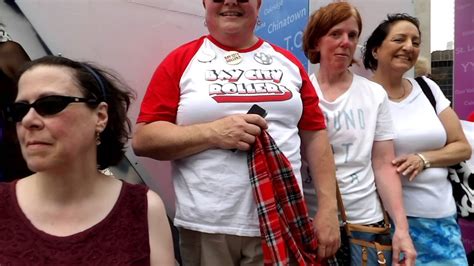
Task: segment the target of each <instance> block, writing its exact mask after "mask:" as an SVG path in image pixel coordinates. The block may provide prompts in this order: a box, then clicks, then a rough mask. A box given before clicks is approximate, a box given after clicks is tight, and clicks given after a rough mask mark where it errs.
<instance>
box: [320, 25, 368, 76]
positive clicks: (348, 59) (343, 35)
mask: <svg viewBox="0 0 474 266" xmlns="http://www.w3.org/2000/svg"><path fill="white" fill-rule="evenodd" d="M359 35H360V32H359V26H358V24H357V20H356V18H355V17H350V18H348V19H346V20H345V21H343V22H341V23H339V24H337V25H335V26H334V27H332V28H331V29H330V30H329V31H328V33H326V35H324V36H323V37H322V38H321V39H319V42H318V44H317V46H316V49H317V50H318V51H319V52H320V55H321V60H320V62H321V67H328V68H329V69H331V70H346V69H347V68H348V67H349V65H350V64H351V63H352V59H353V57H354V53H355V49H356V48H357V43H358V42H359Z"/></svg>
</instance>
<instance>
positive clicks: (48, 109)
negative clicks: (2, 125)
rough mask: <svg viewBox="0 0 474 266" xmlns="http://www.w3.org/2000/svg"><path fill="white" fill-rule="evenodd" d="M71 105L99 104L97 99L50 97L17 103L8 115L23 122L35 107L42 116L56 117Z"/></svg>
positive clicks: (10, 108)
mask: <svg viewBox="0 0 474 266" xmlns="http://www.w3.org/2000/svg"><path fill="white" fill-rule="evenodd" d="M70 103H88V104H91V105H96V104H98V103H99V101H98V100H97V99H86V98H79V97H72V96H61V95H50V96H45V97H41V98H39V99H37V100H36V101H34V102H33V103H31V104H30V103H27V102H16V103H13V104H12V105H10V106H9V107H8V108H7V114H8V115H9V117H11V119H12V120H13V121H14V122H21V120H23V117H25V115H26V114H27V113H28V112H29V111H30V108H31V107H33V109H35V111H36V112H37V113H38V114H39V115H41V116H48V115H54V114H57V113H59V112H61V111H62V110H64V108H66V106H68V105H69V104H70Z"/></svg>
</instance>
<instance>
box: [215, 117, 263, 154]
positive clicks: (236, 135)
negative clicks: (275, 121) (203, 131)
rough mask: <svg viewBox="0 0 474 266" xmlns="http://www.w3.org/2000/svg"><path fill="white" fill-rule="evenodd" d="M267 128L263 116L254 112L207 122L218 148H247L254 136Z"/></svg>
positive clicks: (253, 140)
mask: <svg viewBox="0 0 474 266" xmlns="http://www.w3.org/2000/svg"><path fill="white" fill-rule="evenodd" d="M266 128H267V122H266V121H265V119H264V118H262V117H261V116H259V115H256V114H241V115H231V116H227V117H224V118H222V119H218V120H216V121H214V122H211V123H210V124H209V129H210V130H211V131H212V135H211V136H212V140H211V141H212V142H213V143H214V145H215V146H216V147H218V148H220V149H238V150H242V151H246V150H249V149H250V147H251V146H252V144H253V143H254V142H255V138H256V136H258V135H259V134H260V132H261V131H262V129H266Z"/></svg>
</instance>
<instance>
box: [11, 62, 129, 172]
mask: <svg viewBox="0 0 474 266" xmlns="http://www.w3.org/2000/svg"><path fill="white" fill-rule="evenodd" d="M37 66H57V67H65V68H69V69H72V73H73V80H74V81H75V82H76V85H78V87H79V88H80V89H81V92H82V93H83V94H84V97H85V98H92V99H97V100H99V101H100V102H106V103H107V105H108V111H107V113H108V117H109V118H108V122H107V126H106V127H105V129H104V131H102V133H101V134H100V139H101V144H100V145H98V146H97V164H98V165H99V169H105V168H107V167H109V166H112V165H116V164H118V163H119V162H120V160H122V158H123V157H124V154H125V150H124V148H125V144H126V143H127V142H128V139H129V138H130V131H131V122H130V119H129V118H128V117H127V111H128V108H129V107H130V102H131V100H132V99H134V98H135V97H134V93H133V91H132V90H131V89H130V87H128V85H126V84H125V83H124V82H122V81H121V80H120V79H119V78H118V75H116V74H112V73H111V71H106V70H104V69H103V68H99V67H97V66H94V65H93V64H91V63H86V62H78V61H74V60H71V59H68V58H65V57H60V56H45V57H42V58H39V59H36V60H34V61H31V62H29V63H27V64H25V65H24V66H23V68H22V70H21V71H20V72H19V73H18V79H17V80H19V78H20V77H21V75H23V73H25V72H26V71H28V70H30V69H33V68H35V67H37ZM96 106H97V104H95V105H93V104H91V105H89V107H90V108H95V107H96ZM71 141H73V140H71Z"/></svg>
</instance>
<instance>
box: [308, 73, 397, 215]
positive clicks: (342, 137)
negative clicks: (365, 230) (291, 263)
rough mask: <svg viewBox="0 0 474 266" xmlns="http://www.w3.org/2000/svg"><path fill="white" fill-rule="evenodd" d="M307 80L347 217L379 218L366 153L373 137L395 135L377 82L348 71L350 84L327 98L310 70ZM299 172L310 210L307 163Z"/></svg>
mask: <svg viewBox="0 0 474 266" xmlns="http://www.w3.org/2000/svg"><path fill="white" fill-rule="evenodd" d="M310 79H311V81H312V83H313V85H314V87H315V88H316V92H317V94H318V95H319V99H320V102H319V106H320V108H321V110H322V111H323V114H324V116H325V119H326V124H327V130H328V134H329V141H330V143H331V146H332V149H333V152H334V160H335V163H336V177H337V182H338V184H339V189H340V191H341V195H342V199H343V202H344V207H345V210H346V215H347V220H348V222H351V223H355V224H371V223H375V222H379V221H381V220H382V219H383V211H382V207H381V204H380V200H379V197H378V194H377V192H376V188H375V180H374V172H373V169H372V160H371V158H372V146H373V143H374V141H384V140H391V139H393V138H394V132H393V127H392V119H391V116H390V111H389V107H388V100H387V94H386V92H385V90H384V89H383V88H382V87H381V86H380V85H378V84H376V83H374V82H372V81H369V80H368V79H366V78H364V77H361V76H358V75H356V74H353V81H352V84H351V86H350V87H349V89H348V90H347V91H346V92H345V93H344V94H342V95H341V96H339V97H338V98H337V99H336V100H335V101H332V102H330V101H327V100H325V99H324V96H323V94H322V92H321V89H320V87H319V84H318V81H317V79H316V77H315V75H314V74H312V75H311V76H310ZM304 165H305V164H304ZM305 166H306V165H305ZM302 175H303V186H304V192H305V198H306V202H307V203H308V208H309V210H310V214H311V215H314V213H315V212H316V210H317V206H316V205H317V202H316V195H315V191H314V188H313V183H312V180H311V177H310V176H309V174H308V168H307V167H305V168H303V172H302Z"/></svg>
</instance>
